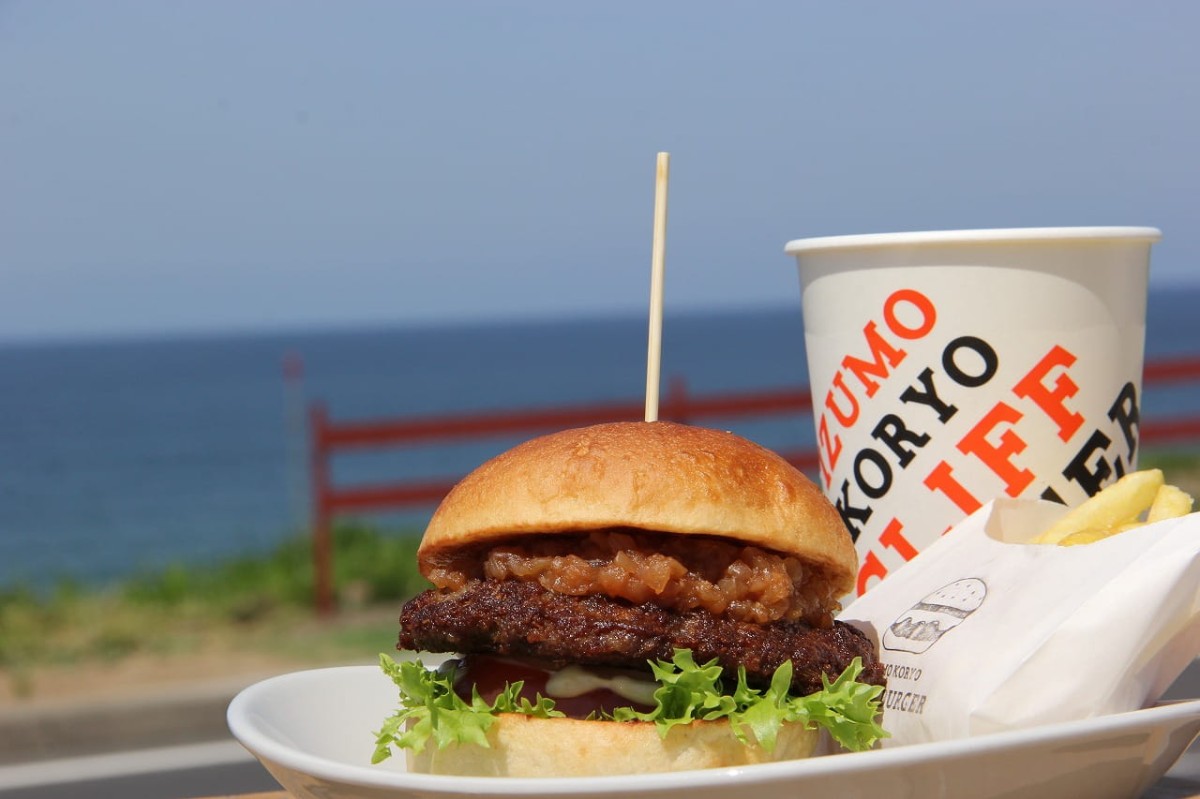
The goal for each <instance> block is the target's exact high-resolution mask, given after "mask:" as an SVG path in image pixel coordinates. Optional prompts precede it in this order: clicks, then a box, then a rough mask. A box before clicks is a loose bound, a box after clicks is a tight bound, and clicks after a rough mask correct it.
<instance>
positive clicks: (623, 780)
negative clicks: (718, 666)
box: [228, 666, 1200, 799]
mask: <svg viewBox="0 0 1200 799" xmlns="http://www.w3.org/2000/svg"><path fill="white" fill-rule="evenodd" d="M395 707H396V688H395V686H394V685H393V684H392V682H391V680H389V679H388V678H387V677H386V676H384V675H383V673H382V672H380V671H379V669H378V668H377V667H374V666H347V667H342V668H333V669H316V670H312V671H301V672H295V673H293V674H285V675H283V676H280V677H274V678H272V679H269V680H265V681H264V682H260V683H258V684H256V685H252V686H250V687H249V688H247V689H246V690H244V691H242V692H241V693H240V694H238V696H237V697H236V698H235V699H234V700H233V702H232V703H231V704H230V706H229V713H228V720H229V728H230V730H231V731H232V732H233V734H234V736H235V737H236V738H237V739H238V740H239V741H241V743H242V745H244V746H245V747H246V748H247V749H249V750H250V751H251V752H252V753H254V755H255V756H257V757H258V759H259V760H260V761H262V763H263V765H264V766H265V767H266V768H267V769H268V770H269V771H270V772H271V774H272V775H274V777H275V779H277V780H279V782H280V784H282V785H283V787H284V788H286V789H287V790H289V791H291V792H292V794H294V795H295V796H296V797H298V799H318V797H319V798H320V799H397V798H398V797H421V799H452V798H453V797H462V796H481V797H485V796H494V797H500V796H505V797H512V796H518V795H519V796H537V797H552V796H558V797H569V798H570V799H586V797H610V799H611V797H613V796H614V795H616V794H628V795H632V796H652V797H657V798H658V799H667V798H668V797H669V798H670V799H704V798H705V797H712V798H713V799H716V798H717V797H721V798H722V799H731V797H739V796H747V797H753V799H784V798H785V797H786V799H794V798H795V797H797V796H801V795H803V796H838V797H847V798H850V797H864V799H866V798H867V797H869V799H879V797H881V796H920V797H973V798H975V799H980V798H983V799H987V798H988V797H997V798H998V797H1002V796H1020V797H1022V799H1037V798H1038V797H1047V799H1051V797H1053V799H1061V797H1064V796H1087V797H1092V798H1093V799H1103V797H1130V796H1139V795H1141V794H1142V793H1143V792H1144V791H1145V790H1146V789H1147V788H1148V787H1149V786H1150V785H1152V784H1153V783H1154V782H1155V781H1156V780H1158V779H1159V778H1160V777H1161V776H1162V775H1163V774H1164V773H1165V772H1166V770H1167V769H1168V768H1170V766H1171V764H1173V763H1174V762H1175V760H1176V759H1177V758H1178V757H1179V756H1180V755H1181V754H1182V753H1183V751H1184V750H1185V749H1186V748H1187V747H1188V745H1189V744H1190V743H1191V742H1192V740H1193V738H1195V736H1196V735H1197V733H1198V732H1200V700H1193V701H1187V702H1179V703H1174V704H1164V705H1160V706H1158V707H1155V708H1151V709H1148V710H1139V711H1136V712H1133V713H1122V714H1119V715H1113V716H1105V717H1101V718H1095V719H1089V720H1086V721H1075V722H1069V723H1065V724H1054V725H1047V726H1044V727H1038V728H1035V729H1028V730H1017V731H1013V732H1005V733H998V734H994V735H988V736H981V737H978V738H971V739H964V740H958V741H951V742H947V743H936V744H919V745H915V746H907V747H896V748H894V749H885V750H879V751H873V752H859V753H854V754H839V755H831V756H828V757H818V758H812V759H809V760H797V761H791V762H786V763H772V764H768V765H761V766H747V767H741V768H729V769H708V770H705V771H690V772H680V773H675V774H653V775H641V776H613V777H600V778H588V779H579V778H569V779H568V778H555V779H516V778H482V777H470V778H463V777H438V776H432V775H428V774H409V773H407V772H406V771H405V770H404V758H403V756H395V757H392V758H391V759H390V760H387V761H385V762H384V763H382V764H380V765H377V766H372V765H371V764H370V758H371V752H372V750H373V749H374V743H375V741H374V733H373V731H374V730H377V729H379V726H380V724H381V723H382V721H383V719H384V717H386V716H387V715H389V714H390V713H391V712H392V711H393V710H394V709H395Z"/></svg>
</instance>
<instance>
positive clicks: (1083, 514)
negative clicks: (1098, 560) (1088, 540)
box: [1033, 469, 1164, 544]
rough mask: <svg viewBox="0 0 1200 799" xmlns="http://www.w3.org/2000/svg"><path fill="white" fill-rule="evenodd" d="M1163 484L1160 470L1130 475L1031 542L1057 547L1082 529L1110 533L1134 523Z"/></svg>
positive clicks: (1068, 513)
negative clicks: (1056, 545) (1055, 545)
mask: <svg viewBox="0 0 1200 799" xmlns="http://www.w3.org/2000/svg"><path fill="white" fill-rule="evenodd" d="M1163 485H1164V481H1163V473H1162V470H1160V469H1146V470H1143V471H1139V472H1130V473H1129V474H1127V475H1125V476H1124V477H1122V478H1121V479H1120V480H1118V481H1117V482H1115V483H1113V484H1112V485H1110V486H1108V487H1107V488H1104V489H1103V490H1101V491H1100V492H1099V493H1098V494H1096V495H1095V496H1092V497H1089V498H1088V499H1087V500H1085V501H1084V502H1082V503H1081V504H1079V505H1077V506H1075V507H1074V508H1072V509H1071V510H1069V511H1067V513H1066V515H1064V516H1063V517H1062V518H1060V519H1059V520H1058V521H1057V522H1055V523H1054V524H1052V525H1050V527H1049V528H1047V529H1046V530H1045V531H1044V532H1043V533H1042V534H1041V535H1040V536H1038V537H1037V538H1035V539H1034V541H1033V542H1034V543H1037V544H1057V543H1059V542H1061V541H1062V540H1063V539H1064V538H1066V537H1067V536H1069V535H1071V534H1073V533H1078V532H1082V531H1085V530H1096V531H1102V532H1104V533H1106V534H1112V533H1115V532H1116V531H1117V529H1118V528H1120V527H1121V526H1122V525H1126V524H1130V523H1133V522H1136V521H1137V519H1138V517H1139V516H1141V514H1142V513H1143V512H1144V511H1146V510H1147V509H1148V508H1149V507H1150V505H1151V504H1152V503H1153V502H1154V497H1155V496H1156V495H1157V494H1158V490H1159V488H1161V487H1162V486H1163Z"/></svg>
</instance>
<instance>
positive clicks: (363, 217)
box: [0, 0, 1200, 339]
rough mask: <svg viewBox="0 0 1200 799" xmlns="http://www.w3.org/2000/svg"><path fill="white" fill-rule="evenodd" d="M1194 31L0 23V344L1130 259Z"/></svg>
mask: <svg viewBox="0 0 1200 799" xmlns="http://www.w3.org/2000/svg"><path fill="white" fill-rule="evenodd" d="M1197 30H1200V4H1197V3H1190V2H1184V1H1183V0H1179V1H1178V2H1103V1H1102V0H1092V1H1091V2H1052V3H1046V2H1027V1H1025V0H1016V1H1015V2H1003V3H1000V2H995V3H961V2H918V3H893V2H862V3H837V2H757V3H710V2H658V3H645V2H605V3H563V2H488V3H485V2H453V1H452V0H443V1H441V2H435V3H419V4H418V3H405V2H389V3H382V2H379V3H375V2H348V3H332V2H330V3H315V2H303V1H297V2H269V1H266V0H247V1H246V2H232V1H222V0H208V1H206V2H200V1H199V0H198V1H197V2H175V3H168V2H151V1H150V0H145V1H144V2H125V1H123V0H106V2H83V1H82V0H80V1H78V2H67V1H65V0H41V1H40V2H32V1H30V2H21V1H19V0H18V1H14V0H9V1H8V2H3V3H0V339H24V338H38V337H48V336H52V337H61V336H76V335H112V334H120V335H124V334H145V333H159V332H183V331H206V330H233V329H238V330H240V329H254V328H280V327H304V326H322V325H324V326H328V325H337V326H345V325H354V324H371V325H377V324H406V323H413V322H426V321H431V320H458V319H467V318H471V319H478V318H496V317H530V316H541V317H546V316H562V315H570V314H579V313H609V312H614V311H619V312H630V313H637V312H644V309H645V307H646V302H647V298H648V292H649V261H650V231H651V210H652V204H653V174H654V159H655V153H656V152H658V151H659V150H667V151H670V152H671V155H672V176H671V208H670V223H669V229H668V231H669V232H668V246H667V288H666V304H667V309H668V312H672V311H682V310H690V309H699V308H744V307H753V306H760V305H767V304H770V305H780V304H787V303H798V298H799V288H798V284H797V280H796V276H795V274H794V270H793V267H792V264H791V262H790V261H789V260H788V258H787V257H786V256H785V255H784V254H783V251H782V250H783V245H784V244H785V242H786V241H788V240H790V239H793V238H799V237H803V236H817V235H833V234H842V233H859V232H878V231H892V230H922V229H941V228H964V227H967V228H974V227H1012V226H1040V225H1094V224H1095V225H1104V224H1120V225H1153V226H1157V227H1160V228H1162V230H1163V232H1164V239H1163V241H1162V243H1161V244H1159V245H1156V247H1155V249H1154V255H1153V267H1152V280H1153V281H1154V282H1155V283H1157V284H1169V283H1173V282H1180V281H1196V280H1198V279H1200V270H1198V269H1197V268H1196V265H1197V262H1198V261H1200V225H1197V224H1196V211H1197V205H1196V193H1197V186H1200V148H1198V146H1197V142H1200V79H1198V76H1200V47H1196V46H1195V34H1196V31H1197Z"/></svg>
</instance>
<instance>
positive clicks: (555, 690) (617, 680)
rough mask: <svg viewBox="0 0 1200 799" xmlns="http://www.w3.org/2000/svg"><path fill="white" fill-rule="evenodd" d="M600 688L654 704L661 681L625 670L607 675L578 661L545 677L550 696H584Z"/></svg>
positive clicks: (547, 693) (547, 692) (644, 702)
mask: <svg viewBox="0 0 1200 799" xmlns="http://www.w3.org/2000/svg"><path fill="white" fill-rule="evenodd" d="M598 689H606V690H609V691H612V692H613V693H614V694H617V695H618V696H621V697H623V698H625V699H628V700H630V701H631V702H637V703H639V704H642V705H653V704H654V692H655V691H656V690H658V683H657V682H655V681H653V680H651V679H648V678H647V679H640V678H638V677H631V676H628V675H623V674H617V675H613V676H611V677H605V676H601V675H599V674H596V673H595V672H592V671H588V670H587V669H586V668H584V667H583V666H575V665H572V666H567V667H566V668H562V669H559V670H558V671H555V672H551V674H550V677H549V678H548V679H547V680H546V695H547V696H551V697H555V696H561V697H570V696H582V695H583V694H586V693H588V692H589V691H595V690H598Z"/></svg>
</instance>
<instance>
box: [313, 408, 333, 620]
mask: <svg viewBox="0 0 1200 799" xmlns="http://www.w3.org/2000/svg"><path fill="white" fill-rule="evenodd" d="M309 424H310V430H311V453H312V455H311V457H312V480H313V482H312V502H313V507H312V513H313V518H312V535H313V541H312V552H313V600H314V602H315V604H316V609H317V613H319V614H320V615H322V616H328V615H331V614H332V613H333V611H334V609H335V607H334V596H333V529H332V527H333V524H332V519H331V515H332V514H331V509H330V501H329V500H330V493H331V489H330V485H329V482H330V481H329V441H328V438H329V436H328V429H329V416H328V414H327V412H326V410H325V406H324V405H323V404H321V403H319V402H317V403H313V405H312V409H311V411H310V414H309Z"/></svg>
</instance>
